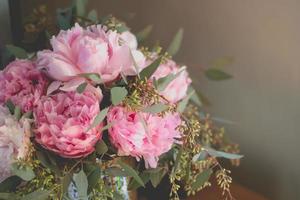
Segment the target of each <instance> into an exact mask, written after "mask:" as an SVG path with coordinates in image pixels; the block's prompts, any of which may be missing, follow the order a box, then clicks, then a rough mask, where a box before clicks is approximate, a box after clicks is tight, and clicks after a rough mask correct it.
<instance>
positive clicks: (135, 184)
mask: <svg viewBox="0 0 300 200" xmlns="http://www.w3.org/2000/svg"><path fill="white" fill-rule="evenodd" d="M140 177H141V179H142V180H143V182H144V184H146V183H147V182H148V181H149V180H150V176H149V173H148V172H146V171H143V172H142V173H141V174H140ZM139 187H141V185H140V184H139V183H138V182H137V181H136V180H135V179H131V181H130V182H129V184H128V189H129V190H136V189H138V188H139Z"/></svg>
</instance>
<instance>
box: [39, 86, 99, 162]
mask: <svg viewBox="0 0 300 200" xmlns="http://www.w3.org/2000/svg"><path fill="white" fill-rule="evenodd" d="M101 100H102V93H101V90H100V89H96V88H94V87H92V86H88V87H87V88H86V89H85V91H84V92H83V93H82V94H79V93H76V92H74V91H73V92H58V93H56V94H53V95H51V96H44V97H43V98H42V99H41V100H40V102H39V104H38V106H37V108H36V109H35V110H34V119H35V131H34V132H35V139H36V141H37V142H38V143H40V144H41V145H42V146H43V147H45V148H46V149H49V150H51V151H53V152H55V153H57V154H58V155H60V156H62V157H67V158H79V157H85V156H87V155H89V154H90V153H92V152H93V151H94V149H95V148H94V146H95V144H96V142H97V141H98V140H99V139H100V138H101V129H102V124H99V125H97V126H96V127H94V128H91V129H89V127H90V126H91V124H92V123H93V121H94V119H95V117H96V116H97V114H98V113H99V110H100V108H99V103H100V102H101Z"/></svg>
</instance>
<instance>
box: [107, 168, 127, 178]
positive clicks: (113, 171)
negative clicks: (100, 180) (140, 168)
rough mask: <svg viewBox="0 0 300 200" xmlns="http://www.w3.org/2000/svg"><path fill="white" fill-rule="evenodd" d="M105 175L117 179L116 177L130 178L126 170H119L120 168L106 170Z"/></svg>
mask: <svg viewBox="0 0 300 200" xmlns="http://www.w3.org/2000/svg"><path fill="white" fill-rule="evenodd" d="M105 174H107V175H108V176H112V177H116V176H122V177H128V176H130V175H129V174H128V173H127V172H126V171H125V170H124V169H121V168H118V167H110V168H107V169H106V170H105Z"/></svg>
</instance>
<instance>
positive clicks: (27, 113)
mask: <svg viewBox="0 0 300 200" xmlns="http://www.w3.org/2000/svg"><path fill="white" fill-rule="evenodd" d="M22 117H24V118H32V117H33V114H32V111H28V112H26V113H24V114H23V115H22Z"/></svg>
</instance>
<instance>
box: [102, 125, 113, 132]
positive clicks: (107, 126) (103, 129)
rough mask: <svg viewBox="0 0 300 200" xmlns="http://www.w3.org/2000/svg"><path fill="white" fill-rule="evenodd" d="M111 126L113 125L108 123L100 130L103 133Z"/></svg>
mask: <svg viewBox="0 0 300 200" xmlns="http://www.w3.org/2000/svg"><path fill="white" fill-rule="evenodd" d="M113 124H114V123H108V124H106V125H105V126H104V127H103V128H102V129H101V131H105V130H108V129H110V127H112V125H113Z"/></svg>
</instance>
